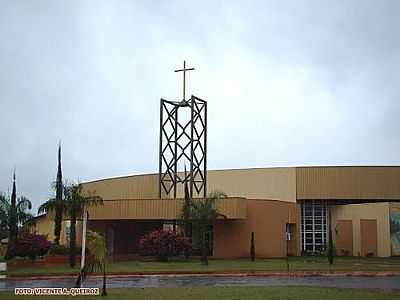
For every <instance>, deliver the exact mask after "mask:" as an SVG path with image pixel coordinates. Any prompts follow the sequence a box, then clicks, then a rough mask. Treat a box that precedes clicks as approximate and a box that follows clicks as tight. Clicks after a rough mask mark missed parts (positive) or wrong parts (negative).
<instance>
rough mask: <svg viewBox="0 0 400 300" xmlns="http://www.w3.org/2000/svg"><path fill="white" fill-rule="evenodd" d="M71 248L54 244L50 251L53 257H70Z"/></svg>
mask: <svg viewBox="0 0 400 300" xmlns="http://www.w3.org/2000/svg"><path fill="white" fill-rule="evenodd" d="M68 253H69V248H67V247H65V246H63V245H57V244H52V245H51V247H50V250H49V254H51V255H68Z"/></svg>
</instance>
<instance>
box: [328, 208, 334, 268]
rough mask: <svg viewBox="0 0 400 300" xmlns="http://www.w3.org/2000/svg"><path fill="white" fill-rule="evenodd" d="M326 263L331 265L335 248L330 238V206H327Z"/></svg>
mask: <svg viewBox="0 0 400 300" xmlns="http://www.w3.org/2000/svg"><path fill="white" fill-rule="evenodd" d="M328 222H329V224H328V239H329V241H328V261H329V265H332V264H333V259H334V256H335V253H334V252H335V248H334V245H333V238H332V216H331V205H328Z"/></svg>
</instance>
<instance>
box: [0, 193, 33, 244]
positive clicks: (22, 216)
mask: <svg viewBox="0 0 400 300" xmlns="http://www.w3.org/2000/svg"><path fill="white" fill-rule="evenodd" d="M31 209H32V203H31V201H30V200H29V199H28V198H26V197H24V196H20V197H18V198H17V205H16V210H17V234H18V232H19V227H22V228H23V227H24V226H25V225H28V224H29V222H30V221H32V220H33V215H32V214H31V213H30V212H29V210H31ZM10 214H11V203H10V198H9V197H7V196H6V195H4V194H0V238H4V233H8V231H9V230H10V225H9V216H10Z"/></svg>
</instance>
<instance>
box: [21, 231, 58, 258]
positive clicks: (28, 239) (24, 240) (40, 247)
mask: <svg viewBox="0 0 400 300" xmlns="http://www.w3.org/2000/svg"><path fill="white" fill-rule="evenodd" d="M50 247H51V242H49V241H48V240H47V237H46V236H45V235H40V234H31V233H22V234H20V235H19V236H18V238H17V241H16V244H15V255H16V256H22V257H30V258H32V259H34V258H36V257H37V256H43V255H45V254H46V253H47V252H48V251H49V249H50Z"/></svg>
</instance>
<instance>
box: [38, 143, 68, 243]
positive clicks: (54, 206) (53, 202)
mask: <svg viewBox="0 0 400 300" xmlns="http://www.w3.org/2000/svg"><path fill="white" fill-rule="evenodd" d="M52 188H54V189H55V191H56V197H55V198H51V199H49V200H47V201H46V202H45V203H43V204H42V205H41V206H40V207H39V210H38V213H45V212H48V211H54V212H55V214H54V244H56V245H59V244H60V235H61V227H62V219H63V213H64V212H65V203H64V199H63V189H64V185H63V182H62V171H61V143H60V144H59V145H58V167H57V178H56V181H55V182H54V183H53V185H52Z"/></svg>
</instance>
